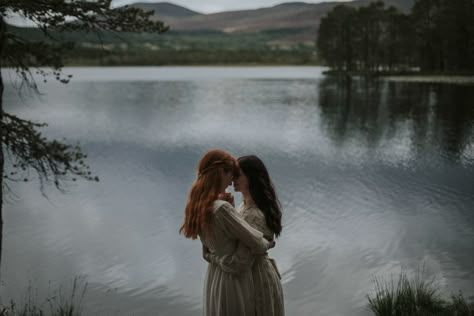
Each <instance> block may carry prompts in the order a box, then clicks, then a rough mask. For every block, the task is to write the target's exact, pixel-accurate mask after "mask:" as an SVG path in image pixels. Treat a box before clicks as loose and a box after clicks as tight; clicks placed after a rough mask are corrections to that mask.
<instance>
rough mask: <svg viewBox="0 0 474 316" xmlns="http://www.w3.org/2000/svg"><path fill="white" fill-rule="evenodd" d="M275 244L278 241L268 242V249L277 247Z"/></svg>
mask: <svg viewBox="0 0 474 316" xmlns="http://www.w3.org/2000/svg"><path fill="white" fill-rule="evenodd" d="M275 245H276V242H275V241H274V240H272V241H270V243H269V244H268V249H272V248H275Z"/></svg>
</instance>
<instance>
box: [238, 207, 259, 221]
mask: <svg viewBox="0 0 474 316" xmlns="http://www.w3.org/2000/svg"><path fill="white" fill-rule="evenodd" d="M241 214H242V216H243V217H244V218H245V219H253V220H263V221H265V214H263V211H262V210H261V209H260V208H258V206H257V205H248V206H245V205H244V206H243V207H242V211H241Z"/></svg>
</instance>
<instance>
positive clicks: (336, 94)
mask: <svg viewBox="0 0 474 316" xmlns="http://www.w3.org/2000/svg"><path fill="white" fill-rule="evenodd" d="M322 70H323V69H321V68H317V67H263V68H260V67H249V68H239V67H233V68H232V67H230V68H219V67H183V68H181V67H175V68H174V67H164V68H74V69H66V73H72V74H74V78H73V80H72V82H71V83H70V84H68V85H66V86H64V85H61V84H57V83H48V84H42V85H40V91H41V92H42V95H40V96H34V95H28V94H23V96H22V97H19V96H18V92H17V90H15V88H14V86H13V85H12V83H7V86H6V92H5V104H6V108H7V110H8V111H10V112H13V113H15V114H17V115H19V116H21V117H23V118H28V119H33V120H35V121H39V122H47V123H48V124H49V126H48V127H46V128H44V133H45V134H46V135H48V136H50V137H54V138H60V139H61V138H63V137H65V138H66V139H67V140H68V141H69V142H71V143H76V142H80V144H81V145H82V147H83V149H84V151H85V152H86V153H87V154H88V156H89V157H88V163H89V164H90V166H91V168H92V170H93V171H94V172H95V173H96V174H97V175H98V176H99V177H100V178H101V181H100V182H98V183H96V182H85V181H77V182H74V183H71V184H69V185H68V187H67V193H66V194H64V193H60V192H58V191H56V190H55V189H53V188H52V187H48V186H47V187H46V188H45V194H46V196H47V198H46V197H44V196H43V195H42V193H41V191H40V190H39V185H38V183H37V181H36V180H34V181H32V182H28V183H23V182H18V183H9V187H10V189H11V192H10V193H9V194H8V195H7V196H6V205H5V210H4V212H5V214H4V217H5V218H4V219H5V232H4V253H3V263H2V265H3V266H2V276H1V277H2V283H1V286H0V294H1V295H2V300H3V301H6V300H8V299H9V298H17V299H19V300H21V298H22V297H23V296H24V293H25V292H26V291H27V287H28V284H31V287H32V288H34V289H35V292H37V294H36V295H38V296H47V295H48V293H52V292H54V289H55V288H57V287H58V286H59V285H61V284H62V285H63V286H64V287H66V288H67V287H69V284H70V283H71V280H72V279H73V278H74V276H81V277H82V279H83V280H84V282H86V281H87V283H88V288H87V291H86V295H85V299H84V301H85V303H84V308H85V310H86V311H87V314H93V315H156V314H159V315H196V314H199V313H200V310H201V308H202V303H201V300H202V287H203V280H204V273H205V268H206V263H205V262H204V261H203V260H202V259H201V248H200V244H199V242H198V241H191V240H187V239H185V238H184V237H182V236H180V235H179V234H178V229H179V226H180V225H181V223H182V220H183V208H184V204H185V202H186V198H187V193H188V190H189V188H190V186H191V183H192V182H193V180H194V179H195V168H196V164H197V161H198V160H199V158H200V157H201V155H202V154H203V153H204V152H205V151H207V150H209V149H211V148H222V149H225V150H227V151H229V152H231V153H232V154H234V155H236V156H239V155H245V154H257V155H258V156H260V157H261V158H262V160H263V161H264V162H265V163H266V164H267V166H268V169H269V171H270V174H271V176H272V178H273V181H274V183H275V186H276V189H277V192H278V194H279V196H280V199H281V202H282V204H283V208H284V210H283V212H284V218H283V224H284V229H283V234H282V236H281V238H280V239H279V240H278V241H277V246H276V248H275V249H273V250H272V251H271V254H272V256H273V257H275V258H276V260H277V262H278V265H279V268H280V270H281V272H282V274H283V280H282V281H283V287H284V292H285V304H286V311H287V314H288V315H319V316H333V315H369V312H368V310H367V308H366V304H367V299H366V294H369V293H372V291H373V284H372V283H371V280H372V279H373V278H374V277H381V278H385V279H390V277H391V276H396V275H398V273H400V271H401V270H403V271H406V272H407V273H408V274H409V275H413V274H415V273H416V271H417V270H418V269H420V268H421V267H423V266H424V267H425V272H424V273H425V275H426V276H427V277H428V278H434V279H435V283H436V284H437V286H439V287H440V290H441V292H442V293H443V295H446V296H447V295H449V294H451V293H457V292H458V291H459V290H461V291H463V293H464V294H465V296H466V297H472V296H474V286H473V284H474V264H473V261H474V260H473V259H474V130H473V126H474V89H473V88H474V86H469V85H454V84H439V83H438V84H432V83H404V82H388V81H387V82H385V81H380V82H367V81H364V80H361V79H355V80H352V81H351V82H348V81H339V80H336V79H330V78H326V77H324V76H323V75H322ZM12 78H13V77H12ZM13 81H14V80H13ZM31 176H32V177H33V178H35V177H36V176H35V174H34V172H31ZM237 198H238V199H240V197H238V196H237Z"/></svg>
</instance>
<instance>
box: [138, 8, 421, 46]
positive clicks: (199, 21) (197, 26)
mask: <svg viewBox="0 0 474 316" xmlns="http://www.w3.org/2000/svg"><path fill="white" fill-rule="evenodd" d="M373 1H374V0H356V1H351V2H344V4H346V5H350V6H356V7H359V6H366V5H368V4H369V3H370V2H373ZM384 2H385V3H386V5H387V6H394V7H396V8H398V9H399V10H401V11H403V12H409V10H410V9H411V7H412V5H413V3H414V0H384ZM340 4H342V3H341V2H323V3H316V4H314V3H306V2H290V3H282V4H279V5H276V6H273V7H268V8H261V9H253V10H240V11H227V12H220V13H213V14H201V13H197V12H194V11H191V10H189V9H186V8H183V7H181V6H178V5H174V4H171V3H146V4H145V3H137V4H133V5H132V6H137V7H140V8H143V9H146V10H152V9H153V10H155V19H157V20H163V21H164V22H165V23H167V24H168V25H169V26H170V29H171V31H194V32H197V31H217V32H224V33H240V32H261V31H272V30H295V31H296V32H290V33H291V34H290V35H287V36H284V37H283V38H280V39H277V40H275V41H273V42H272V43H270V44H274V45H277V46H292V45H296V44H303V45H313V44H314V40H315V38H316V33H317V29H318V26H319V23H320V20H321V18H322V17H324V16H325V15H326V14H327V13H328V12H329V11H331V10H332V9H333V8H334V7H335V6H337V5H340Z"/></svg>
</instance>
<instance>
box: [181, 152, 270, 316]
mask: <svg viewBox="0 0 474 316" xmlns="http://www.w3.org/2000/svg"><path fill="white" fill-rule="evenodd" d="M236 172H238V167H237V161H236V159H235V158H234V157H232V156H231V155H230V154H228V153H226V152H224V151H222V150H211V151H209V152H207V153H206V154H205V155H204V157H203V158H202V159H201V161H200V162H199V165H198V172H197V180H196V182H195V183H194V184H193V186H192V188H191V191H190V193H189V198H188V202H187V205H186V210H185V219H184V224H183V226H182V227H181V229H180V232H181V233H184V235H185V236H186V237H187V238H192V239H196V238H197V237H199V238H200V239H201V242H202V244H203V256H214V257H224V256H226V255H228V254H233V253H236V252H237V251H238V249H237V247H238V245H240V246H241V247H245V248H246V249H248V250H249V252H250V253H251V255H252V256H254V255H256V254H264V253H265V252H266V251H267V249H268V248H269V247H270V246H273V244H274V243H271V242H269V241H267V240H266V239H265V238H264V237H263V234H262V233H261V232H259V231H258V230H255V229H253V228H252V227H250V226H249V224H247V223H246V222H245V221H244V220H243V219H242V218H241V217H240V216H239V214H238V213H237V211H236V210H235V209H234V207H233V205H232V204H230V203H228V202H226V201H224V200H222V199H223V198H225V196H226V193H225V189H226V188H227V186H229V185H230V184H231V183H232V179H233V178H234V177H235V175H236ZM230 201H231V202H232V200H230ZM204 291H205V292H204V315H205V316H254V315H255V309H256V307H255V296H256V293H255V289H254V280H253V276H252V272H251V271H250V270H247V271H242V273H240V274H239V275H235V274H232V273H229V272H228V271H226V269H225V268H223V267H222V266H221V265H219V264H216V263H210V264H209V265H208V269H207V272H206V277H205V284H204Z"/></svg>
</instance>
